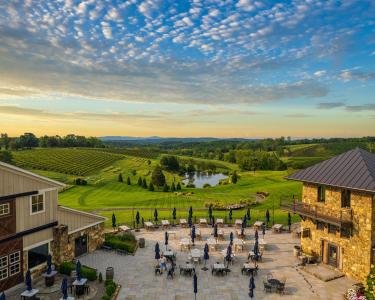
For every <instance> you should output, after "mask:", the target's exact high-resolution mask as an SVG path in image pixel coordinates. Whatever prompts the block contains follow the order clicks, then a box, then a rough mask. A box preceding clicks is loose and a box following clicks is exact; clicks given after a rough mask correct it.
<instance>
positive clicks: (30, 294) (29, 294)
mask: <svg viewBox="0 0 375 300" xmlns="http://www.w3.org/2000/svg"><path fill="white" fill-rule="evenodd" d="M38 293H39V290H38V289H32V290H31V291H28V290H26V291H24V292H23V293H22V294H21V299H27V300H34V299H36V295H37V294H38Z"/></svg>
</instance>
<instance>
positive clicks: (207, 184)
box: [203, 183, 211, 188]
mask: <svg viewBox="0 0 375 300" xmlns="http://www.w3.org/2000/svg"><path fill="white" fill-rule="evenodd" d="M209 187H211V184H209V183H205V184H204V185H203V188H209Z"/></svg>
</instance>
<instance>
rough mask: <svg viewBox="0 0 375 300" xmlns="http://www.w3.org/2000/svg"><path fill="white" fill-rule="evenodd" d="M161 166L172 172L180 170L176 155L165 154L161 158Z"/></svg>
mask: <svg viewBox="0 0 375 300" xmlns="http://www.w3.org/2000/svg"><path fill="white" fill-rule="evenodd" d="M160 164H161V166H162V167H163V168H164V169H166V170H168V171H171V172H178V171H179V170H180V164H179V162H178V159H177V157H176V156H173V155H164V156H163V157H162V158H161V159H160Z"/></svg>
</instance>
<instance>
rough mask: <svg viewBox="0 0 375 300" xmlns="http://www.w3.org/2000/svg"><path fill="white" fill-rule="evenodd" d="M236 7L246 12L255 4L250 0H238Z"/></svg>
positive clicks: (252, 8)
mask: <svg viewBox="0 0 375 300" xmlns="http://www.w3.org/2000/svg"><path fill="white" fill-rule="evenodd" d="M236 7H237V8H240V9H242V10H244V11H247V12H250V11H253V10H255V5H254V4H253V1H251V0H239V1H238V2H237V4H236Z"/></svg>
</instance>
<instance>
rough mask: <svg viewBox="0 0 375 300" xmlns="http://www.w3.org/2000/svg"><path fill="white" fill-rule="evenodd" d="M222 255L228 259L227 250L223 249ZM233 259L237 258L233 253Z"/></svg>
mask: <svg viewBox="0 0 375 300" xmlns="http://www.w3.org/2000/svg"><path fill="white" fill-rule="evenodd" d="M221 254H222V255H223V256H224V257H226V256H227V249H223V250H221ZM230 257H231V258H234V257H236V255H235V254H234V253H233V252H232V253H231V255H230Z"/></svg>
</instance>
